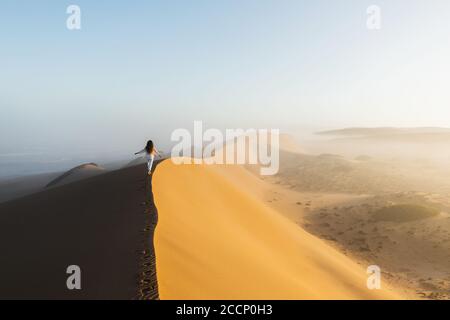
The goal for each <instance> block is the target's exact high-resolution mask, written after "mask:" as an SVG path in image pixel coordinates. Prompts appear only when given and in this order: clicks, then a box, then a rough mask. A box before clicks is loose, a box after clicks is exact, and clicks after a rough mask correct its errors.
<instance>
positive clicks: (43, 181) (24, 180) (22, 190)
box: [0, 173, 59, 203]
mask: <svg viewBox="0 0 450 320" xmlns="http://www.w3.org/2000/svg"><path fill="white" fill-rule="evenodd" d="M58 175H59V173H44V174H37V175H31V176H26V177H19V178H14V179H8V180H4V181H1V182H0V203H1V202H5V201H9V200H13V199H16V198H20V197H23V196H25V195H28V194H32V193H34V192H37V191H40V190H42V189H44V188H45V186H46V185H47V184H48V183H49V182H50V181H52V180H53V179H55V178H56V177H57V176H58Z"/></svg>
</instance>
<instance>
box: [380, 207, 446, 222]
mask: <svg viewBox="0 0 450 320" xmlns="http://www.w3.org/2000/svg"><path fill="white" fill-rule="evenodd" d="M438 214H439V210H437V209H435V208H431V207H424V206H420V205H415V204H398V205H392V206H388V207H384V208H381V209H379V210H378V211H376V212H374V213H373V216H372V219H373V220H374V221H393V222H408V221H414V220H421V219H426V218H431V217H434V216H436V215H438Z"/></svg>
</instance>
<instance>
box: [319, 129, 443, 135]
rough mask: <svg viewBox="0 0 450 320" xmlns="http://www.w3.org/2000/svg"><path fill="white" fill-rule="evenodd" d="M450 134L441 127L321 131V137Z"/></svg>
mask: <svg viewBox="0 0 450 320" xmlns="http://www.w3.org/2000/svg"><path fill="white" fill-rule="evenodd" d="M439 133H450V128H439V127H417V128H395V127H378V128H364V127H361V128H344V129H337V130H328V131H321V132H318V133H317V134H320V135H334V136H374V135H397V134H439Z"/></svg>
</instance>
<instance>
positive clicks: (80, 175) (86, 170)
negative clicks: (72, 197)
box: [46, 163, 105, 188]
mask: <svg viewBox="0 0 450 320" xmlns="http://www.w3.org/2000/svg"><path fill="white" fill-rule="evenodd" d="M104 172H105V169H104V168H103V167H100V166H99V165H97V164H96V163H86V164H82V165H80V166H77V167H75V168H73V169H70V170H69V171H67V172H65V173H63V174H62V175H60V176H58V177H57V178H55V179H54V180H52V181H50V182H49V183H48V184H47V185H46V187H47V188H48V187H54V186H60V185H63V184H67V183H71V182H75V181H79V180H82V179H86V178H89V177H93V176H96V175H98V174H101V173H104Z"/></svg>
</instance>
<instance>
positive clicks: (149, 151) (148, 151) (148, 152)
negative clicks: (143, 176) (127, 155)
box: [135, 140, 160, 175]
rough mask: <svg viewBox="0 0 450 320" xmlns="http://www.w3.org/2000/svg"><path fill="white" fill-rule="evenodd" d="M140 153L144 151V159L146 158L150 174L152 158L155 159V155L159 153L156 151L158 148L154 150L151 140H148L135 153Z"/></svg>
mask: <svg viewBox="0 0 450 320" xmlns="http://www.w3.org/2000/svg"><path fill="white" fill-rule="evenodd" d="M142 153H145V159H147V168H148V175H151V174H152V166H153V160H154V159H155V155H159V154H160V153H159V152H158V150H156V148H155V146H154V144H153V141H152V140H148V141H147V145H146V146H145V148H144V149H142V150H141V151H139V152H136V153H135V155H138V154H142Z"/></svg>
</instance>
